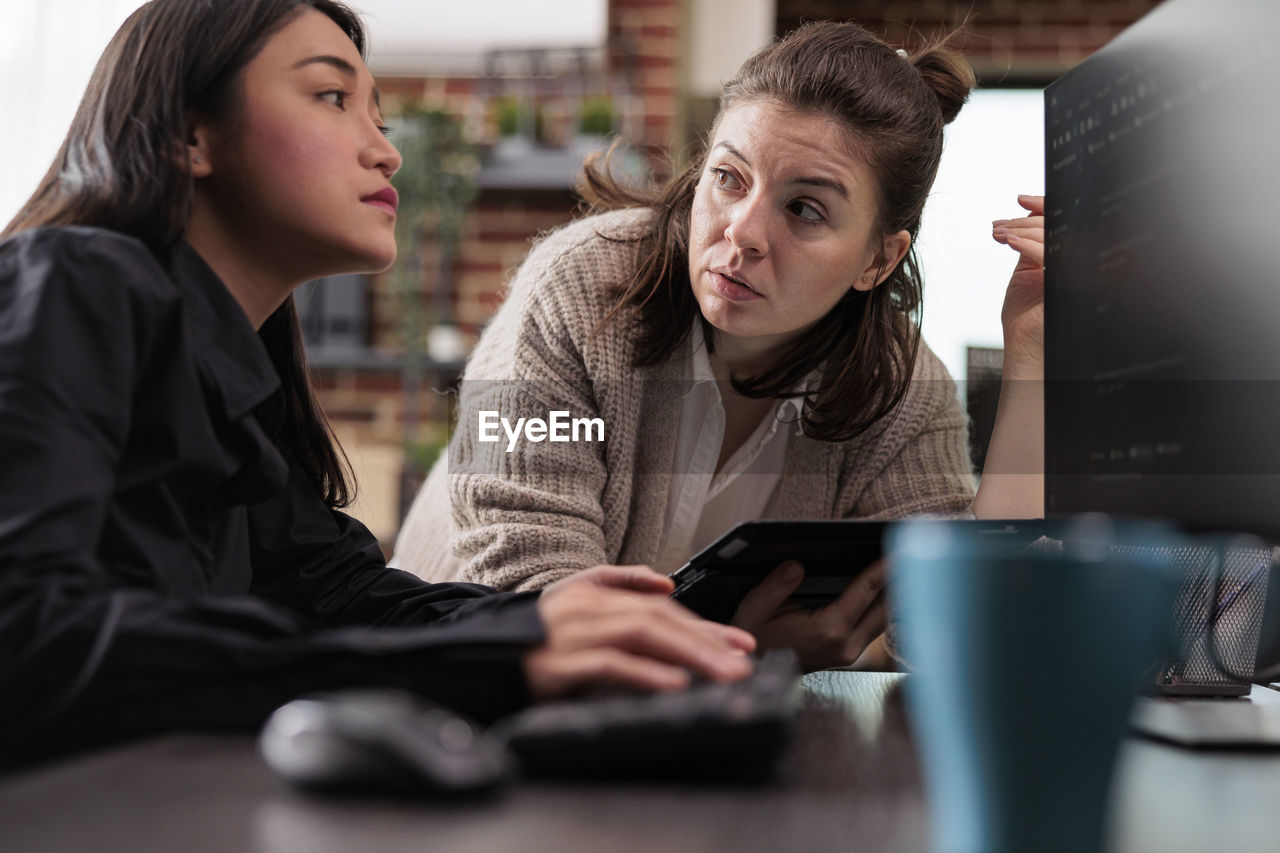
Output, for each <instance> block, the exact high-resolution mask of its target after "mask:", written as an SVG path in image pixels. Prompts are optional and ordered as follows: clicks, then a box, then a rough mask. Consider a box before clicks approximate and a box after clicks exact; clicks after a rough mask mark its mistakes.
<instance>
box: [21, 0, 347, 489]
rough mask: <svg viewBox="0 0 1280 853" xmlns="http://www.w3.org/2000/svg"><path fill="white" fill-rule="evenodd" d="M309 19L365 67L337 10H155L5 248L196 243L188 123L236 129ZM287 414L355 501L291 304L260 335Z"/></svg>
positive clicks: (186, 0)
mask: <svg viewBox="0 0 1280 853" xmlns="http://www.w3.org/2000/svg"><path fill="white" fill-rule="evenodd" d="M304 8H311V9H315V10H316V11H318V12H321V13H323V14H324V15H326V16H327V17H328V18H329V19H330V20H332V21H333V22H334V23H335V24H337V25H338V26H339V27H340V28H341V29H342V31H343V32H344V33H346V34H347V35H348V36H349V37H350V38H351V41H352V42H353V43H354V44H355V46H356V49H357V50H358V51H359V52H360V55H361V56H364V53H365V37H364V28H363V26H362V25H361V23H360V19H359V18H358V17H357V16H356V14H355V13H354V12H352V11H351V10H350V9H348V8H347V7H346V6H345V5H343V4H342V3H340V2H336V0H152V2H150V3H148V4H146V5H145V6H143V7H142V8H140V9H138V10H137V11H136V12H134V13H133V14H132V15H130V16H129V19H128V20H126V21H125V22H124V24H123V25H122V26H121V27H120V29H119V31H118V32H117V33H116V34H115V36H114V37H113V38H112V39H111V42H110V44H108V45H107V48H106V50H105V51H103V54H102V58H101V59H99V60H98V64H97V67H96V68H95V69H94V71H93V76H92V77H91V78H90V80H89V86H88V88H87V89H86V90H85V94H84V97H83V98H82V99H81V101H80V106H79V108H78V109H77V111H76V114H75V118H74V119H72V122H71V128H70V130H69V131H68V132H67V137H66V139H64V140H63V142H62V147H61V148H60V149H58V153H57V155H56V156H55V157H54V160H53V165H52V166H50V167H49V171H48V172H47V173H46V174H45V176H44V178H43V179H42V180H41V181H40V184H39V186H38V187H37V188H36V191H35V192H34V193H33V194H32V196H31V198H30V199H28V200H27V202H26V204H24V205H23V206H22V209H21V210H20V211H19V212H18V214H17V216H16V217H14V219H13V221H11V222H10V223H9V224H8V225H7V226H6V227H5V229H4V231H3V232H0V240H2V239H5V238H7V237H10V236H12V235H13V234H16V233H18V232H20V231H25V230H27V229H30V228H38V227H41V226H46V225H94V226H99V227H103V228H111V229H113V230H116V231H121V232H124V233H126V234H129V235H131V236H133V237H137V238H138V239H139V240H141V241H142V242H144V243H146V244H147V246H148V247H149V248H150V249H151V250H152V251H153V252H155V253H156V254H158V255H165V254H167V253H168V252H169V251H170V250H171V249H172V248H173V247H174V246H175V245H176V244H177V243H178V242H179V241H181V239H182V237H183V234H184V232H185V231H186V227H187V222H188V220H189V219H190V217H191V209H192V200H193V197H194V193H195V183H194V180H193V179H192V177H191V174H190V173H189V172H188V171H187V169H186V167H185V159H184V158H183V156H182V151H183V146H184V145H185V144H186V141H187V139H188V130H189V122H190V121H191V119H192V118H194V117H196V116H198V117H200V118H201V119H203V120H206V121H210V122H213V123H215V124H219V125H222V126H224V127H225V126H230V125H231V124H232V123H233V122H234V121H235V120H236V117H237V114H238V111H239V108H240V106H241V104H242V102H243V99H242V92H241V90H240V85H239V81H240V72H241V71H242V70H243V69H244V67H245V66H246V65H248V64H249V62H251V61H252V60H253V58H254V57H255V56H257V55H258V52H259V51H260V50H261V49H262V46H263V45H264V44H265V43H266V41H267V39H268V38H270V37H271V36H272V35H273V34H274V33H275V32H277V31H278V30H279V29H280V28H282V27H284V26H285V25H286V24H288V23H289V22H290V21H292V20H293V18H294V17H295V16H296V15H298V14H300V13H301V11H302V10H303V9H304ZM258 334H259V336H260V337H261V338H262V341H263V343H264V344H265V345H266V348H267V351H268V352H269V353H270V355H271V359H272V362H273V363H274V364H275V368H276V371H277V372H278V373H279V374H280V381H281V384H282V386H283V393H284V396H285V400H286V404H287V412H286V416H285V421H284V426H283V429H282V431H281V442H282V443H285V444H287V445H288V450H289V452H290V453H291V454H292V455H293V456H294V457H295V458H296V459H297V461H298V463H299V464H300V465H301V466H302V467H303V469H304V470H305V471H306V473H307V476H308V477H309V478H310V479H311V481H312V482H313V483H314V484H315V486H316V488H317V489H318V490H319V491H320V492H321V493H322V494H323V495H324V498H325V501H326V502H327V503H328V504H329V505H330V506H335V507H336V506H345V505H347V504H349V503H350V502H351V500H352V499H353V498H354V495H355V485H354V479H353V478H352V475H351V467H350V464H349V463H348V461H347V459H346V456H345V455H344V454H343V453H342V450H341V448H340V447H338V445H337V441H336V439H335V438H334V436H333V431H332V429H331V428H330V426H329V422H328V420H327V419H326V418H325V415H324V412H323V411H322V410H321V408H320V405H319V403H318V401H317V400H316V397H315V392H314V390H313V389H312V387H311V381H310V377H309V376H308V372H307V358H306V350H305V349H304V348H303V343H302V329H301V326H300V324H299V322H298V313H297V309H296V307H295V305H294V301H293V297H292V296H290V297H289V298H288V299H286V300H285V301H284V303H283V304H282V305H281V306H280V307H279V308H278V309H276V311H275V313H274V314H272V315H271V317H269V318H268V319H267V321H266V322H265V323H264V324H263V325H262V328H261V329H260V330H259V333H258Z"/></svg>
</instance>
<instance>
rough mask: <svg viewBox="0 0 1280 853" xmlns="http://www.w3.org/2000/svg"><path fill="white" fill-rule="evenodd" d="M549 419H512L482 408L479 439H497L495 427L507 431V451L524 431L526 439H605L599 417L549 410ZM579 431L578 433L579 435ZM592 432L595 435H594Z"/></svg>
mask: <svg viewBox="0 0 1280 853" xmlns="http://www.w3.org/2000/svg"><path fill="white" fill-rule="evenodd" d="M547 416H548V418H549V420H545V421H544V420H543V419H542V418H517V419H516V422H515V425H514V426H513V425H512V423H511V421H509V420H507V419H506V418H504V417H500V416H499V415H498V413H497V412H494V411H488V410H483V409H482V410H481V411H480V419H479V427H480V429H479V433H478V437H479V439H480V441H484V442H495V441H500V440H501V436H499V435H498V427H499V426H501V427H502V431H503V432H504V433H506V435H507V452H508V453H511V452H512V451H514V450H515V449H516V442H517V441H519V440H520V436H521V434H522V433H523V435H524V439H525V441H533V442H539V441H604V421H603V420H601V419H600V418H571V417H569V413H568V412H565V411H553V412H548V413H547ZM580 435H581V437H579V436H580ZM593 436H595V437H593Z"/></svg>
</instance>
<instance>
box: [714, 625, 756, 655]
mask: <svg viewBox="0 0 1280 853" xmlns="http://www.w3.org/2000/svg"><path fill="white" fill-rule="evenodd" d="M708 624H710V625H715V624H716V623H714V622H709V623H708ZM716 627H717V629H718V630H719V631H720V636H721V637H722V638H723V639H724V641H725V642H726V643H728V644H729V645H730V646H732V647H733V648H735V649H738V650H739V651H743V652H747V653H751V652H754V651H755V650H756V638H755V637H754V636H753V635H752V634H751V632H750V631H744V630H742V629H741V628H735V627H734V626H732V625H716Z"/></svg>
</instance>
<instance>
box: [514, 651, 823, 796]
mask: <svg viewBox="0 0 1280 853" xmlns="http://www.w3.org/2000/svg"><path fill="white" fill-rule="evenodd" d="M798 712H799V669H798V667H797V664H796V658H795V655H794V654H793V653H792V652H790V651H787V650H777V651H771V652H768V653H766V654H765V655H764V657H762V658H761V659H760V660H759V661H758V662H757V663H756V667H755V671H754V672H753V673H752V674H751V675H750V676H749V677H747V678H745V679H743V680H742V681H738V682H735V683H732V684H718V683H712V682H703V683H695V684H693V685H691V686H690V687H688V688H687V689H685V690H680V691H674V692H665V693H651V694H645V695H625V696H617V695H615V696H608V697H594V698H583V699H578V700H574V701H561V702H553V703H547V704H542V705H536V706H534V707H532V708H529V709H528V710H526V711H523V712H521V713H519V714H516V715H515V716H513V717H509V718H507V719H506V720H505V721H503V722H501V723H499V724H498V725H497V726H495V727H494V729H493V730H492V732H493V733H494V734H496V735H497V736H498V737H500V738H503V739H505V740H506V742H507V744H508V746H510V748H511V750H512V751H513V752H514V753H515V754H516V756H517V758H518V759H519V763H520V765H521V767H522V769H523V770H524V772H525V773H526V774H529V775H541V776H594V777H607V778H637V777H645V778H654V777H656V778H665V779H735V780H737V779H747V778H756V779H758V778H764V777H767V776H768V775H769V774H770V773H771V771H772V770H773V768H774V766H775V765H776V763H777V759H778V757H779V755H780V754H781V752H782V749H783V747H784V746H785V745H786V744H787V742H788V741H789V739H790V736H791V732H792V728H793V724H794V721H795V718H796V715H797V714H798Z"/></svg>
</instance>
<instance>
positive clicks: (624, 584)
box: [582, 566, 676, 595]
mask: <svg viewBox="0 0 1280 853" xmlns="http://www.w3.org/2000/svg"><path fill="white" fill-rule="evenodd" d="M582 576H584V577H587V578H589V579H590V580H592V581H593V582H595V583H597V584H599V585H600V586H606V587H612V588H614V589H625V590H630V591H632V592H645V593H655V594H660V595H669V594H670V593H671V591H672V590H673V589H675V588H676V585H675V582H674V581H673V580H671V578H669V577H667V576H666V575H663V574H659V573H658V572H655V571H654V570H653V569H651V568H649V567H648V566H596V567H595V568H593V569H588V570H587V571H585V572H582Z"/></svg>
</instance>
